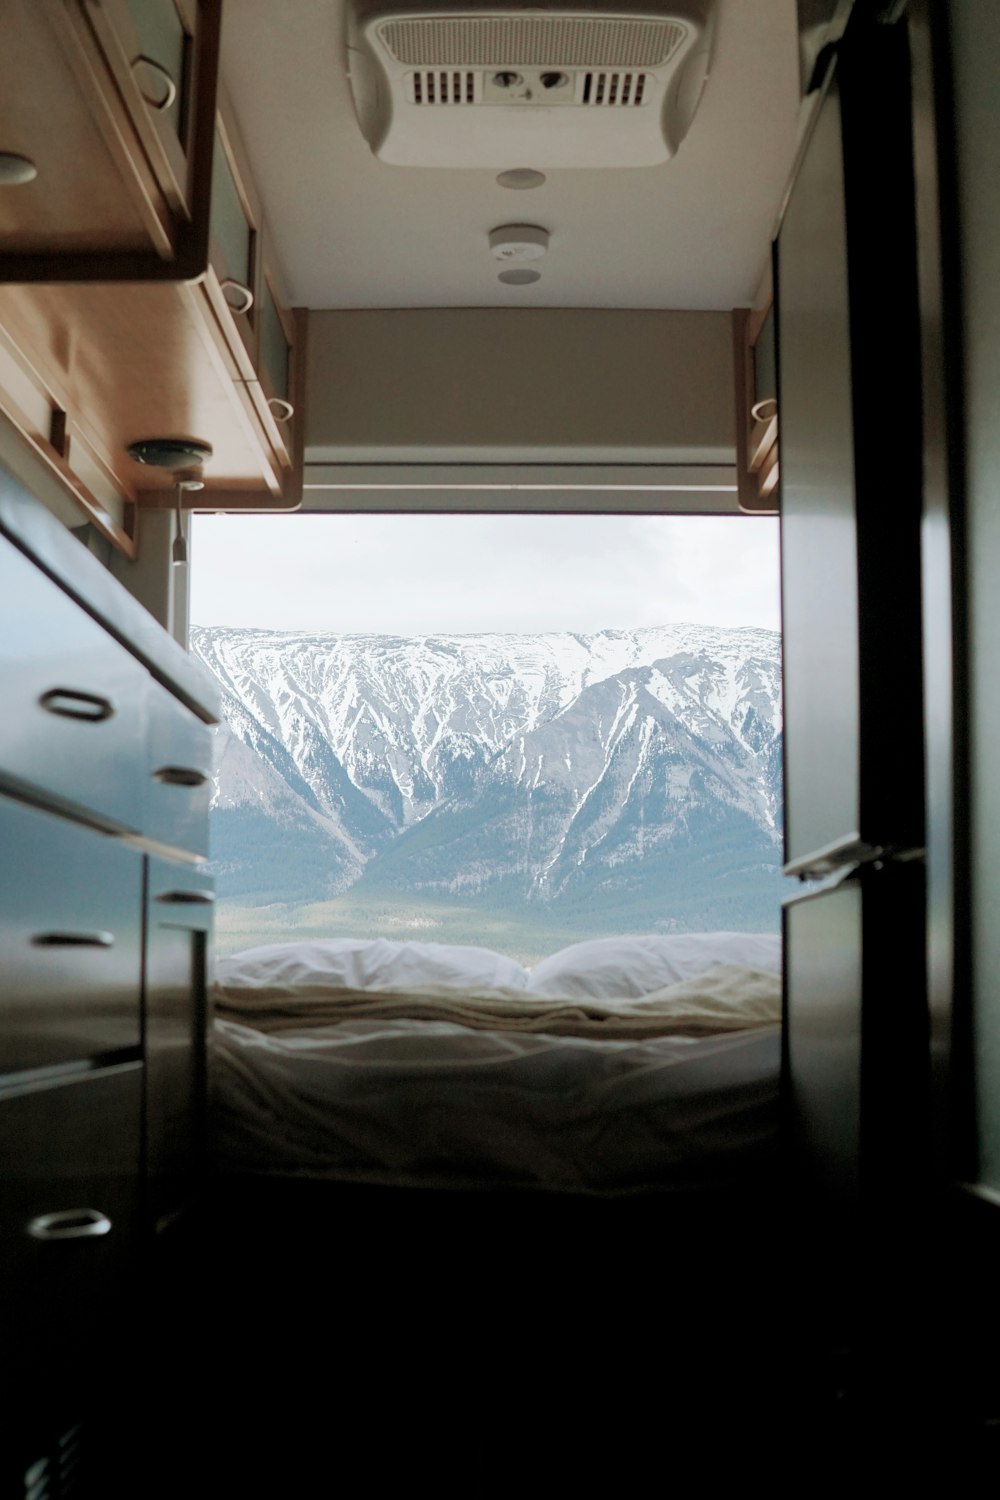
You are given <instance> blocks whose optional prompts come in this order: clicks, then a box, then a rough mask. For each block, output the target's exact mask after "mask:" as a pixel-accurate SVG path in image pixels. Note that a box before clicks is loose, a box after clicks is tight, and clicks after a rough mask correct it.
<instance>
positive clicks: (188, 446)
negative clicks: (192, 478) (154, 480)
mask: <svg viewBox="0 0 1000 1500" xmlns="http://www.w3.org/2000/svg"><path fill="white" fill-rule="evenodd" d="M128 456H129V458H134V459H135V460H136V462H137V463H140V464H148V465H149V466H150V468H153V469H200V468H201V466H202V464H204V463H206V462H207V461H208V459H210V458H211V457H212V445H211V443H203V442H201V441H200V440H199V439H198V438H142V439H141V440H140V441H139V442H137V443H129V445H128Z"/></svg>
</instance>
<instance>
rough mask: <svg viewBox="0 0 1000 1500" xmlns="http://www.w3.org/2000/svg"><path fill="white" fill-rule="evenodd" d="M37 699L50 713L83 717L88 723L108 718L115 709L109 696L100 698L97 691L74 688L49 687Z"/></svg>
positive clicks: (65, 717)
mask: <svg viewBox="0 0 1000 1500" xmlns="http://www.w3.org/2000/svg"><path fill="white" fill-rule="evenodd" d="M38 701H39V703H40V704H41V705H42V707H43V708H44V709H46V710H47V712H48V713H50V714H58V715H59V717H60V718H62V719H85V720H86V721H87V722H88V723H90V724H100V723H101V721H102V720H104V719H110V718H111V716H112V715H113V713H114V711H115V705H114V704H113V703H112V702H111V699H110V698H102V697H101V696H100V694H99V693H82V692H80V691H78V689H76V688H50V689H49V691H48V692H47V693H43V694H42V696H41V697H40V698H39V700H38Z"/></svg>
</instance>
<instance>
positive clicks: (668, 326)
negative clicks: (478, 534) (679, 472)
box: [306, 271, 735, 464]
mask: <svg viewBox="0 0 1000 1500" xmlns="http://www.w3.org/2000/svg"><path fill="white" fill-rule="evenodd" d="M609 274H613V272H611V271H609ZM306 457H307V461H309V462H312V463H345V464H351V463H372V462H376V463H378V462H381V463H468V462H478V463H532V462H536V463H537V462H547V463H577V464H579V463H615V462H619V463H620V462H630V463H636V464H655V463H670V464H732V463H733V462H734V461H735V427H734V404H733V351H732V324H731V319H730V315H729V313H726V312H650V311H639V310H636V311H626V310H607V309H603V310H590V309H580V308H531V309H527V308H525V309H520V308H518V309H510V308H443V309H407V310H403V311H400V310H398V309H397V310H388V311H387V310H365V311H323V312H313V313H311V314H310V325H309V409H308V413H307V421H306Z"/></svg>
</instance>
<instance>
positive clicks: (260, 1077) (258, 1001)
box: [212, 934, 780, 1194]
mask: <svg viewBox="0 0 1000 1500" xmlns="http://www.w3.org/2000/svg"><path fill="white" fill-rule="evenodd" d="M631 941H632V943H633V945H638V944H642V945H644V946H643V947H642V948H641V949H639V948H636V947H635V946H633V948H632V949H631V950H628V949H627V948H626V947H624V946H623V940H619V939H615V940H604V941H603V942H601V941H598V942H596V943H589V944H580V945H576V946H575V948H574V949H570V950H566V951H565V954H563V955H556V956H554V959H551V960H546V961H545V963H544V964H542V965H539V966H538V967H537V968H536V969H535V970H532V971H530V972H529V971H524V970H520V966H517V965H514V966H513V967H512V966H511V962H512V961H508V960H506V959H503V958H502V957H498V956H497V955H491V954H489V953H488V952H487V950H461V949H454V948H451V949H445V948H444V947H443V946H441V947H437V945H433V944H423V945H418V944H382V946H381V948H380V949H379V951H378V952H376V953H373V952H372V948H373V945H370V944H360V943H359V944H355V945H346V946H345V945H344V944H342V943H341V944H337V943H331V944H327V945H322V944H320V945H317V944H311V945H302V944H288V945H275V946H271V947H268V948H262V949H257V950H250V952H248V953H246V954H242V955H238V956H237V957H236V958H235V959H233V960H229V961H227V962H226V963H224V964H223V965H221V966H220V974H219V982H218V983H217V985H216V991H215V994H216V1003H217V1007H218V1010H217V1016H218V1019H217V1020H216V1022H215V1028H214V1044H213V1049H212V1090H213V1120H214V1149H215V1154H216V1160H217V1164H218V1166H219V1167H220V1169H221V1170H223V1171H225V1172H233V1173H254V1174H266V1175H272V1176H273V1175H279V1176H289V1177H307V1178H320V1179H331V1180H342V1181H348V1182H366V1183H380V1184H384V1185H392V1186H407V1187H413V1186H421V1187H432V1188H439V1189H447V1188H463V1189H464V1188H478V1189H481V1188H516V1189H525V1188H528V1189H531V1188H537V1189H543V1190H546V1191H561V1192H572V1193H585V1194H625V1193H643V1192H659V1191H665V1190H670V1189H681V1188H682V1189H692V1188H703V1187H709V1188H715V1187H719V1186H722V1185H727V1184H731V1183H743V1184H745V1183H747V1182H748V1181H750V1180H752V1179H753V1178H755V1177H757V1176H766V1175H768V1174H770V1173H771V1172H772V1171H773V1168H774V1166H775V1163H776V1158H777V1126H778V1082H779V1067H780V1026H779V1025H778V1024H777V1023H778V1017H779V1015H780V982H779V980H778V969H779V967H780V950H779V948H778V946H777V939H773V938H766V939H764V938H759V937H756V936H752V937H750V938H747V935H744V934H739V935H733V934H699V935H685V936H684V938H683V939H680V938H677V939H674V940H673V944H672V945H671V942H670V940H669V939H634V940H631ZM609 945H610V946H609ZM415 949H416V950H420V951H418V952H414V950H415ZM579 950H586V951H582V952H581V951H579ZM720 958H721V960H722V962H721V963H720V962H719V960H720ZM746 959H750V960H751V961H752V964H751V963H746V962H741V960H746ZM734 960H735V961H734ZM664 979H665V980H666V981H667V982H666V983H662V982H660V981H663V980H664ZM651 986H652V988H651ZM407 996H410V997H412V1003H411V1004H408V1001H407ZM408 1009H409V1010H411V1011H412V1014H407V1010H408ZM338 1013H342V1014H343V1017H344V1018H343V1019H340V1020H336V1019H333V1017H335V1016H336V1015H337V1014H338ZM651 1017H652V1019H651ZM317 1022H318V1024H316V1023H317ZM657 1032H659V1033H662V1034H655V1033H657Z"/></svg>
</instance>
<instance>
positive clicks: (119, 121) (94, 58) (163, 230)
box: [50, 0, 175, 262]
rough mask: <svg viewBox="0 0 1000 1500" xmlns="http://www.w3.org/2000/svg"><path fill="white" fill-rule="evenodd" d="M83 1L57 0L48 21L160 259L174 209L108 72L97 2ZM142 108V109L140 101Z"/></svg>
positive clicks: (169, 241) (168, 253)
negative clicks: (59, 0)
mask: <svg viewBox="0 0 1000 1500" xmlns="http://www.w3.org/2000/svg"><path fill="white" fill-rule="evenodd" d="M86 3H87V0H72V3H70V4H66V3H65V0H63V3H57V4H56V5H55V6H54V7H53V9H54V10H56V11H57V12H58V15H59V17H61V18H62V24H59V23H58V20H57V19H56V18H55V17H54V18H53V19H54V24H55V27H56V30H57V32H58V35H59V38H60V40H61V41H62V44H63V50H64V51H65V53H66V55H67V57H68V58H69V60H70V61H71V63H72V64H73V68H74V73H75V75H76V77H77V79H78V81H79V84H80V87H81V88H82V89H83V90H84V93H85V94H86V96H87V99H88V102H89V104H90V110H91V114H92V115H93V118H94V120H95V122H96V124H97V126H98V128H99V130H100V132H101V134H102V136H103V138H104V143H105V145H106V146H107V148H108V151H109V153H110V154H111V156H112V158H113V159H114V161H115V164H116V166H117V167H118V171H119V173H120V175H121V178H122V181H123V182H124V184H125V186H126V190H127V191H128V193H129V196H130V197H131V199H132V201H133V203H134V205H135V208H136V210H137V212H138V213H139V216H140V218H141V219H142V222H143V224H144V225H145V227H146V231H147V233H148V234H149V237H150V241H151V244H152V247H153V249H154V250H155V252H156V253H157V255H159V256H160V257H162V258H163V259H171V258H172V257H173V254H174V243H175V236H174V225H175V215H174V213H173V212H172V210H171V205H170V203H169V200H168V199H167V198H166V197H164V195H163V192H162V189H161V186H160V183H159V182H158V180H157V176H156V173H155V171H154V169H153V168H152V167H151V165H150V162H149V160H148V156H147V154H146V151H145V147H144V144H143V141H142V138H141V136H140V134H139V132H138V129H137V125H136V116H135V113H134V111H133V110H132V109H130V108H129V104H128V102H127V99H128V96H127V95H126V96H125V97H124V98H123V96H122V94H121V92H120V90H119V86H118V82H117V80H116V79H114V77H113V75H112V74H111V73H110V72H109V68H108V58H107V54H106V52H105V49H104V46H103V44H102V41H100V40H99V38H98V34H97V32H96V31H95V29H94V26H93V24H92V19H91V18H92V17H94V15H95V13H97V14H98V15H99V16H100V20H103V14H102V13H101V12H100V7H99V6H98V7H93V6H88V8H87V14H86V15H85V14H84V12H83V9H82V7H83V6H84V5H85V4H86ZM50 4H51V0H50ZM133 90H134V93H135V98H136V100H139V102H140V104H141V99H140V96H139V93H138V90H137V89H135V88H134V85H133ZM142 110H143V113H145V106H144V105H142ZM50 259H52V260H54V261H56V262H58V261H60V260H61V259H62V257H61V256H52V257H50Z"/></svg>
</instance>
